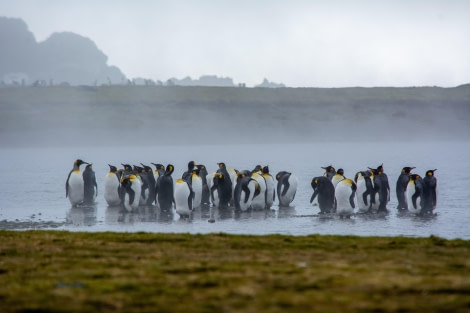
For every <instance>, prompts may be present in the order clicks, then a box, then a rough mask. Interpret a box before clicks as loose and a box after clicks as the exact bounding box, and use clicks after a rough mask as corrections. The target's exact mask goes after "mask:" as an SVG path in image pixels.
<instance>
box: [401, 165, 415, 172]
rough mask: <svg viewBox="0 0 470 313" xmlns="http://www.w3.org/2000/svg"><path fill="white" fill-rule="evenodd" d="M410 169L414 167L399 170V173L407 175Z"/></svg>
mask: <svg viewBox="0 0 470 313" xmlns="http://www.w3.org/2000/svg"><path fill="white" fill-rule="evenodd" d="M412 169H414V167H409V166H405V167H404V168H402V169H401V172H402V173H403V174H409V173H410V172H411V170H412Z"/></svg>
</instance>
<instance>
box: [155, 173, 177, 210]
mask: <svg viewBox="0 0 470 313" xmlns="http://www.w3.org/2000/svg"><path fill="white" fill-rule="evenodd" d="M174 170H175V168H174V166H173V165H172V164H168V165H167V166H166V169H165V173H164V174H163V175H162V176H160V177H159V178H158V181H157V185H156V188H155V197H156V200H157V205H158V206H159V207H160V209H162V210H169V209H171V207H172V205H173V203H174V197H173V190H174V186H173V177H171V174H172V173H173V171H174Z"/></svg>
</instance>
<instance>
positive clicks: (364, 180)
mask: <svg viewBox="0 0 470 313" xmlns="http://www.w3.org/2000/svg"><path fill="white" fill-rule="evenodd" d="M371 175H372V172H371V171H369V170H366V171H360V172H357V173H356V175H355V176H354V181H355V182H356V187H357V189H356V199H357V211H358V212H359V213H370V208H371V204H372V196H373V195H374V186H373V182H372V178H371V177H372V176H371ZM377 203H378V198H377Z"/></svg>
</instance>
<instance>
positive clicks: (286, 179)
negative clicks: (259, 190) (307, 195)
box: [276, 171, 297, 207]
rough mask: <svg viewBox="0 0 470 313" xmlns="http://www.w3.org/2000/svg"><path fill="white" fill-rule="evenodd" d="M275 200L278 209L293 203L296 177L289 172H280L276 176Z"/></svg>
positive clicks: (295, 191)
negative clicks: (277, 201) (276, 200)
mask: <svg viewBox="0 0 470 313" xmlns="http://www.w3.org/2000/svg"><path fill="white" fill-rule="evenodd" d="M276 180H277V188H276V189H277V198H278V199H279V206H280V207H288V206H289V205H290V204H291V203H292V201H294V198H295V194H296V193H297V176H295V175H294V174H292V173H290V172H286V171H281V172H279V173H277V174H276Z"/></svg>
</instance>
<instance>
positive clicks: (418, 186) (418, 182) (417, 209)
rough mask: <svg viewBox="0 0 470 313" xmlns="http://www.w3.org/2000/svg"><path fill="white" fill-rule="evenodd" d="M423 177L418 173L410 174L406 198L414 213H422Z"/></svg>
mask: <svg viewBox="0 0 470 313" xmlns="http://www.w3.org/2000/svg"><path fill="white" fill-rule="evenodd" d="M423 191H424V184H423V179H422V178H421V176H419V175H418V174H410V176H409V180H408V184H407V187H406V199H407V203H408V211H409V212H411V213H413V214H421V209H422V207H423Z"/></svg>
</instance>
